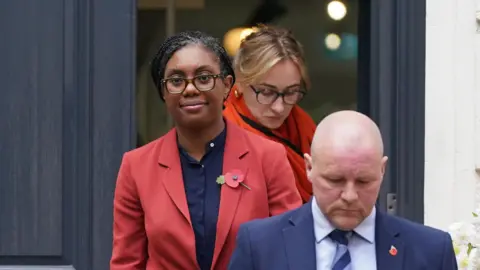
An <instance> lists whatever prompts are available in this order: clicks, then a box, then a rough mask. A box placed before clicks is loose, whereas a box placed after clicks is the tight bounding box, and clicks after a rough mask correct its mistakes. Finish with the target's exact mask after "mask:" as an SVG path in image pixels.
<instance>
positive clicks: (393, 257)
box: [375, 210, 406, 270]
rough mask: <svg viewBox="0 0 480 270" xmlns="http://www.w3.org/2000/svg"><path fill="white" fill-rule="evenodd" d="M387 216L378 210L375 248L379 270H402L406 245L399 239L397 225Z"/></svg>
mask: <svg viewBox="0 0 480 270" xmlns="http://www.w3.org/2000/svg"><path fill="white" fill-rule="evenodd" d="M390 218H391V217H388V216H387V214H384V213H382V212H380V211H378V210H377V213H376V220H375V248H376V253H377V254H376V255H377V269H389V270H401V269H404V268H403V263H404V259H405V253H406V250H405V245H404V243H403V242H402V241H401V239H400V238H399V235H400V232H399V230H398V228H397V226H396V223H393V222H389V219H390Z"/></svg>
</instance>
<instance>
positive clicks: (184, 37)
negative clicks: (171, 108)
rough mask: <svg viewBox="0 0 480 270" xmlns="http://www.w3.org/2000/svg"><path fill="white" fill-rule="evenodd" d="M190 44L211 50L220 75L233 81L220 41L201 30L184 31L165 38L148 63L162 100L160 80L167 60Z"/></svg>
mask: <svg viewBox="0 0 480 270" xmlns="http://www.w3.org/2000/svg"><path fill="white" fill-rule="evenodd" d="M191 44H199V45H202V46H204V47H205V48H207V49H208V50H210V51H212V52H213V53H214V54H215V55H216V56H217V57H218V59H219V62H220V72H221V73H222V75H223V76H228V75H230V76H232V78H233V81H232V85H233V84H234V83H235V74H234V72H233V67H232V62H231V60H230V57H229V56H228V54H227V52H226V51H225V48H223V46H222V45H221V43H220V41H219V40H218V39H216V38H214V37H212V36H210V35H209V34H206V33H204V32H201V31H184V32H180V33H178V34H176V35H173V36H171V37H169V38H167V39H166V40H165V41H164V42H163V44H162V45H161V46H160V48H159V49H158V52H157V53H156V55H155V57H154V58H153V60H152V62H151V65H150V74H151V76H152V79H153V82H154V83H155V86H156V87H157V90H158V93H159V95H160V98H161V99H162V100H164V99H163V94H162V80H163V79H164V76H165V68H166V66H167V63H168V61H169V60H170V58H171V57H172V55H173V54H174V53H175V52H176V51H178V50H179V49H181V48H183V47H185V46H187V45H191Z"/></svg>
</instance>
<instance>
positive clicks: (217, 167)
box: [179, 129, 226, 270]
mask: <svg viewBox="0 0 480 270" xmlns="http://www.w3.org/2000/svg"><path fill="white" fill-rule="evenodd" d="M225 138H226V129H224V130H223V131H222V133H220V134H219V135H218V136H217V137H216V138H214V139H213V140H212V141H210V142H209V143H208V144H207V145H206V148H207V150H206V152H205V155H204V156H203V158H202V159H201V160H200V161H197V160H195V159H194V158H192V157H191V156H190V155H189V154H188V153H187V152H186V151H185V150H184V149H182V147H180V146H179V152H180V161H181V164H182V173H183V182H184V186H185V193H186V195H187V203H188V209H189V212H190V218H191V220H192V225H193V231H194V233H195V247H196V254H197V262H198V264H199V266H200V269H201V270H210V267H211V265H212V260H213V251H214V248H215V238H216V232H217V220H218V210H219V207H220V188H221V186H220V185H219V184H217V182H216V180H217V177H219V176H220V175H222V171H223V170H222V168H223V153H224V148H225Z"/></svg>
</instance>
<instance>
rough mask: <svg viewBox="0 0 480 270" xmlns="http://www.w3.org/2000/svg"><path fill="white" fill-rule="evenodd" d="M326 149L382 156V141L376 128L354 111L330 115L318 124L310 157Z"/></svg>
mask: <svg viewBox="0 0 480 270" xmlns="http://www.w3.org/2000/svg"><path fill="white" fill-rule="evenodd" d="M327 148H328V149H338V150H340V149H342V150H346V151H353V150H360V149H365V150H367V149H368V150H370V151H374V152H377V153H378V155H379V156H380V157H381V156H383V141H382V135H381V134H380V130H379V129H378V126H377V125H376V124H375V123H374V122H373V121H372V120H371V119H370V118H368V117H367V116H365V115H363V114H361V113H359V112H356V111H339V112H335V113H332V114H330V115H328V116H327V117H325V118H324V119H323V120H322V121H321V122H320V124H318V126H317V129H316V131H315V135H314V137H313V141H312V146H311V153H312V156H313V157H314V156H315V155H316V154H318V153H319V152H322V151H323V150H326V149H327Z"/></svg>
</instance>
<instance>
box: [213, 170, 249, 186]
mask: <svg viewBox="0 0 480 270" xmlns="http://www.w3.org/2000/svg"><path fill="white" fill-rule="evenodd" d="M244 179H245V176H244V175H243V173H242V172H241V171H240V170H233V171H231V172H228V173H226V174H225V175H220V176H219V177H218V178H217V184H219V185H223V184H227V186H229V187H231V188H236V187H238V186H239V185H242V186H244V187H245V188H247V189H248V190H250V187H249V186H247V185H245V184H244V183H243V180H244Z"/></svg>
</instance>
